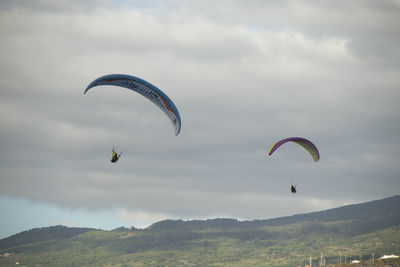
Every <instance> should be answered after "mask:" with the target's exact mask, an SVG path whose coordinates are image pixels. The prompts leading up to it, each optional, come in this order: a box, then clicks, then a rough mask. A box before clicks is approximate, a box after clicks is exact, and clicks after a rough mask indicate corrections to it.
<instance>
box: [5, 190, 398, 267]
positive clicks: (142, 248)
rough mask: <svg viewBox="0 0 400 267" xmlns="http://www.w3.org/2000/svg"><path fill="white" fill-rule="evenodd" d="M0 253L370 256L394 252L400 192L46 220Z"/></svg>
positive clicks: (55, 256) (51, 257)
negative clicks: (297, 208) (143, 222)
mask: <svg viewBox="0 0 400 267" xmlns="http://www.w3.org/2000/svg"><path fill="white" fill-rule="evenodd" d="M0 253H1V254H2V255H4V253H9V255H8V256H7V257H4V256H2V257H0V266H11V265H12V264H15V263H16V262H18V263H19V266H297V265H302V266H304V265H305V264H309V261H310V257H311V259H312V264H313V265H314V266H316V265H319V263H320V260H321V253H322V258H323V259H324V261H325V263H326V264H338V263H340V262H342V263H343V264H344V263H345V262H346V263H349V262H350V261H351V260H353V259H360V258H361V259H362V260H363V261H369V260H370V258H371V257H372V256H374V257H375V258H377V257H380V256H382V255H384V254H397V255H399V254H400V196H395V197H391V198H387V199H383V200H379V201H373V202H368V203H363V204H358V205H350V206H345V207H341V208H336V209H330V210H326V211H322V212H314V213H309V214H301V215H295V216H290V217H283V218H276V219H270V220H254V221H238V220H235V219H209V220H191V221H183V220H164V221H161V222H157V223H155V224H153V225H151V226H150V227H148V228H146V229H136V228H134V227H132V228H124V227H121V228H117V229H114V230H112V231H105V230H94V229H90V228H67V227H65V226H53V227H46V228H40V229H32V230H29V231H25V232H22V233H19V234H17V235H14V236H11V237H8V238H5V239H2V240H0ZM374 262H375V263H377V262H378V261H377V260H374ZM380 263H382V262H380ZM399 264H400V263H399Z"/></svg>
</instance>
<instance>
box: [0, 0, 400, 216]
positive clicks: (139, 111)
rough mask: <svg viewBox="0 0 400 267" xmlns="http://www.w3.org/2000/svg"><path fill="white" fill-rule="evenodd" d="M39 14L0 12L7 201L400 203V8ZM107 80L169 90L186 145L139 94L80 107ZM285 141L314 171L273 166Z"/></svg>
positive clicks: (45, 9) (167, 209) (158, 208)
mask: <svg viewBox="0 0 400 267" xmlns="http://www.w3.org/2000/svg"><path fill="white" fill-rule="evenodd" d="M34 3H35V5H34V4H31V6H30V4H28V3H23V2H20V1H18V2H15V1H5V2H2V4H1V6H2V11H1V12H0V25H2V27H0V32H1V34H2V42H1V44H0V59H1V60H0V61H1V64H0V81H1V82H0V88H1V91H0V95H1V98H0V111H1V115H0V123H1V125H2V130H1V131H0V138H1V143H0V148H1V150H2V151H6V153H2V155H0V162H1V163H0V164H1V168H0V169H1V171H0V179H1V183H2V186H1V187H0V194H2V195H5V196H13V197H24V198H28V199H31V200H34V201H41V202H48V203H55V204H57V205H60V206H67V207H73V208H80V207H83V208H89V209H113V208H124V209H125V210H126V212H128V213H129V212H133V213H135V211H140V212H145V213H148V214H156V215H157V214H158V215H157V216H158V217H159V216H160V214H162V215H166V216H167V215H169V216H171V217H176V218H207V217H213V216H233V217H237V218H263V217H264V218H267V217H276V216H282V215H289V214H293V213H297V212H299V211H301V212H302V211H304V212H305V211H311V210H318V209H323V208H329V207H333V206H337V205H340V204H344V203H353V202H358V201H364V200H370V199H371V198H373V199H375V198H380V197H385V196H388V195H392V194H397V193H398V191H399V189H400V187H399V182H398V175H399V167H398V162H399V156H398V155H399V154H400V153H399V152H400V151H399V150H400V149H399V146H398V143H399V138H400V136H399V132H400V131H399V130H400V129H399V125H400V123H399V117H398V115H397V114H398V112H399V108H398V103H397V99H399V97H400V95H399V91H398V86H399V78H398V77H400V75H399V64H398V62H399V61H398V60H397V59H398V58H399V54H400V53H399V51H398V49H397V46H396V44H398V38H399V37H398V36H399V29H398V27H396V26H395V25H399V23H398V20H399V19H398V18H399V16H398V9H399V5H398V3H397V2H396V1H363V2H351V3H347V2H345V1H344V2H340V1H339V2H337V1H334V2H324V3H315V2H310V1H299V2H283V1H280V2H279V3H277V2H275V1H272V2H266V1H250V2H248V1H247V2H246V3H245V4H244V2H240V1H237V2H235V1H225V2H220V4H219V5H218V6H215V4H214V3H213V2H209V1H202V2H196V3H194V2H187V1H182V2H181V1H169V2H168V3H166V4H161V3H158V2H152V3H151V4H147V5H145V4H144V3H143V2H141V1H132V2H131V1H124V2H123V3H122V2H119V1H114V2H112V3H113V4H114V5H110V4H109V3H108V2H107V3H103V2H92V1H87V2H84V3H85V4H84V5H83V6H80V5H78V2H74V1H68V2H65V3H64V2H60V3H58V2H57V4H55V3H53V2H51V3H50V1H49V2H47V1H35V2H34ZM79 3H80V2H79ZM95 3H96V5H95ZM371 16H373V17H374V18H376V20H374V21H373V22H370V20H369V18H370V17H371ZM107 73H128V74H133V75H136V76H139V77H142V78H144V79H146V80H148V81H150V82H152V83H154V84H155V85H156V86H159V87H160V88H161V89H162V90H164V91H166V92H167V93H168V95H169V96H170V97H171V98H172V99H173V101H174V102H175V103H176V105H177V106H178V108H179V110H180V113H181V116H182V122H183V123H182V125H183V128H182V132H181V135H180V136H178V137H174V136H173V129H172V127H171V125H169V121H168V120H167V118H165V116H164V114H163V113H162V112H160V111H158V110H157V109H156V108H154V107H153V106H152V105H151V104H150V103H149V102H146V100H143V99H141V98H140V97H138V96H136V95H134V94H132V93H129V92H124V91H123V90H114V88H113V89H111V88H102V89H101V88H99V89H98V90H96V91H93V92H90V94H87V95H85V96H83V90H84V88H85V87H86V86H87V85H88V84H89V83H90V82H91V81H92V80H93V79H95V78H97V77H98V76H100V75H103V74H107ZM108 89H109V90H108ZM150 120H151V121H152V123H151V124H150V125H148V126H147V122H146V121H150ZM137 124H141V125H140V126H138V125H137ZM136 135H138V137H137V138H138V139H137V140H135V139H133V138H134V137H136ZM288 136H304V137H308V138H310V139H311V140H313V141H314V142H315V143H316V144H317V146H318V147H319V149H320V152H321V161H320V162H319V163H317V164H315V163H313V162H312V161H311V159H310V157H309V156H308V155H307V153H306V152H305V151H304V150H302V148H300V147H296V146H295V145H287V146H285V147H282V148H281V149H280V151H279V153H276V154H274V155H273V156H271V157H269V156H267V151H268V148H269V146H270V145H272V144H273V143H274V142H275V141H277V140H278V139H280V138H284V137H288ZM118 142H121V143H124V144H125V146H124V145H122V144H121V143H118ZM112 145H120V146H122V147H120V149H123V150H124V154H123V157H122V158H121V161H120V162H119V163H118V165H116V166H111V165H110V164H109V162H108V161H109V157H110V155H109V154H110V150H111V147H112ZM290 183H297V184H298V188H299V194H297V195H295V196H292V195H289V194H290V193H289V192H288V189H289V185H290ZM141 216H143V215H141ZM149 216H150V215H149ZM157 216H156V217H157ZM128 217H129V216H128ZM158 217H157V218H158Z"/></svg>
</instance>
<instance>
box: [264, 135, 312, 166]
mask: <svg viewBox="0 0 400 267" xmlns="http://www.w3.org/2000/svg"><path fill="white" fill-rule="evenodd" d="M287 142H295V143H296V144H299V145H301V146H302V147H304V148H305V149H306V150H307V151H308V153H310V155H311V157H312V158H313V160H314V161H315V162H317V161H318V160H319V152H318V149H317V147H316V146H315V145H314V144H313V143H312V142H311V141H309V140H307V139H305V138H302V137H289V138H285V139H282V140H280V141H278V142H277V143H275V144H274V145H273V146H272V147H271V149H270V150H269V153H268V155H272V153H274V151H275V150H277V149H278V147H280V146H281V145H283V144H284V143H287Z"/></svg>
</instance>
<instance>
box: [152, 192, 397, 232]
mask: <svg viewBox="0 0 400 267" xmlns="http://www.w3.org/2000/svg"><path fill="white" fill-rule="evenodd" d="M335 221H347V222H349V221H352V224H353V226H354V227H352V228H351V229H348V230H349V232H352V233H353V234H361V233H364V232H369V231H374V230H379V229H385V228H387V227H390V226H394V225H398V224H400V196H393V197H389V198H385V199H382V200H375V201H371V202H366V203H362V204H354V205H347V206H343V207H339V208H333V209H329V210H325V211H319V212H312V213H305V214H298V215H293V216H288V217H280V218H275V219H268V220H252V221H238V220H236V219H209V220H190V221H183V220H164V221H160V222H157V223H154V224H153V225H151V226H150V227H149V229H151V230H176V229H179V230H182V229H187V230H201V229H207V228H219V229H229V228H233V227H242V228H257V227H262V226H282V225H288V224H296V223H305V222H308V223H312V222H314V223H318V222H335Z"/></svg>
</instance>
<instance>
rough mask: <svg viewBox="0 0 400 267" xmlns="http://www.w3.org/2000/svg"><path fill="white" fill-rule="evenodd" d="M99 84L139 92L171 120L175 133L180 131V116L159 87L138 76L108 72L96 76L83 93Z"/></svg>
mask: <svg viewBox="0 0 400 267" xmlns="http://www.w3.org/2000/svg"><path fill="white" fill-rule="evenodd" d="M99 85H114V86H120V87H124V88H127V89H130V90H132V91H135V92H137V93H138V94H141V95H142V96H144V97H146V98H147V99H148V100H150V101H151V102H153V103H154V104H155V105H157V106H158V107H159V108H160V109H161V110H162V111H163V112H164V113H165V114H166V115H167V116H168V118H169V119H170V120H171V122H172V125H173V126H174V128H175V135H178V134H179V132H180V131H181V117H180V115H179V112H178V109H177V108H176V106H175V104H174V103H173V102H172V100H171V99H170V98H169V97H168V96H167V95H166V94H165V93H164V92H163V91H161V90H160V89H158V88H157V87H155V86H154V85H152V84H150V83H149V82H146V81H145V80H142V79H140V78H138V77H134V76H130V75H125V74H110V75H105V76H102V77H100V78H97V79H96V80H94V81H93V82H91V83H90V84H89V85H88V87H87V88H86V90H85V92H84V94H86V92H87V91H89V90H90V89H91V88H93V87H95V86H99Z"/></svg>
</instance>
